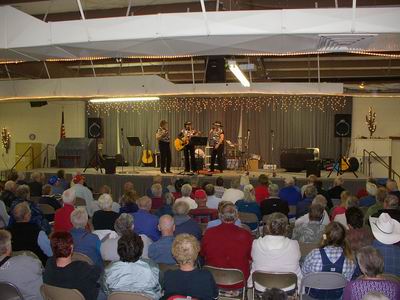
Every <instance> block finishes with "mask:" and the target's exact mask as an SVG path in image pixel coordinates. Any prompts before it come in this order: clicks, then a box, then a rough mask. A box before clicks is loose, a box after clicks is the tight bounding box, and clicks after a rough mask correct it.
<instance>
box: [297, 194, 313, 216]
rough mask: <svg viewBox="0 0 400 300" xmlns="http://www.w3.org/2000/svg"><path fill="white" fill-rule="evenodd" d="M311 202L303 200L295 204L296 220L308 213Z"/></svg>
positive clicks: (308, 199) (309, 199)
mask: <svg viewBox="0 0 400 300" xmlns="http://www.w3.org/2000/svg"><path fill="white" fill-rule="evenodd" d="M312 201H313V199H312V198H304V199H303V200H301V201H300V202H299V203H297V206H296V219H298V218H300V217H301V216H304V215H305V214H306V213H308V210H309V209H310V206H311V203H312Z"/></svg>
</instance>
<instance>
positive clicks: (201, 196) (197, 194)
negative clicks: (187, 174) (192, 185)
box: [194, 189, 207, 199]
mask: <svg viewBox="0 0 400 300" xmlns="http://www.w3.org/2000/svg"><path fill="white" fill-rule="evenodd" d="M194 198H195V199H207V194H206V192H205V191H204V190H201V189H200V190H197V191H195V192H194Z"/></svg>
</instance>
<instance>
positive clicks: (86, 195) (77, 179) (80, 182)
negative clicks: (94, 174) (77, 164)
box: [72, 175, 95, 217]
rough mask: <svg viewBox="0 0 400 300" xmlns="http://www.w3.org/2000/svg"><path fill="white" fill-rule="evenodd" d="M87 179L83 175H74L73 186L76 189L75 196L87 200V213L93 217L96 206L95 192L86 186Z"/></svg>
mask: <svg viewBox="0 0 400 300" xmlns="http://www.w3.org/2000/svg"><path fill="white" fill-rule="evenodd" d="M85 181H86V178H85V176H83V175H76V176H74V178H73V179H72V182H73V183H74V186H73V187H72V188H73V189H74V190H75V197H77V198H82V199H84V200H85V202H86V210H87V213H88V215H89V216H90V217H92V216H93V213H94V208H95V206H94V204H93V201H94V199H93V193H92V191H91V190H89V188H88V187H86V186H85Z"/></svg>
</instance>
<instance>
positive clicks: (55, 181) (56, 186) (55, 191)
mask: <svg viewBox="0 0 400 300" xmlns="http://www.w3.org/2000/svg"><path fill="white" fill-rule="evenodd" d="M47 183H48V184H49V185H50V187H51V191H50V193H49V195H62V193H63V192H64V191H65V190H64V187H63V186H62V184H61V181H60V179H59V178H58V177H57V176H56V175H54V176H51V177H50V178H49V180H48V181H47Z"/></svg>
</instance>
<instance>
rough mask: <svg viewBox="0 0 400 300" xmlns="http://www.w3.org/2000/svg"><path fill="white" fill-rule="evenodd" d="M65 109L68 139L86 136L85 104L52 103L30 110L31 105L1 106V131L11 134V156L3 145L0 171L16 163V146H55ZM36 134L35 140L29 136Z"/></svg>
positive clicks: (79, 102)
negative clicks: (19, 144) (4, 129)
mask: <svg viewBox="0 0 400 300" xmlns="http://www.w3.org/2000/svg"><path fill="white" fill-rule="evenodd" d="M63 108H64V120H65V130H66V135H67V137H83V136H84V135H85V114H86V113H85V102H82V101H53V102H48V105H46V106H42V107H31V106H30V103H29V102H19V103H0V128H3V127H6V128H7V129H8V130H9V131H10V132H11V141H12V142H11V148H10V150H9V152H8V154H6V153H5V150H4V148H3V147H2V145H1V149H0V156H1V157H0V170H2V169H6V168H7V167H8V168H9V167H11V166H12V165H13V164H14V163H15V143H24V142H27V143H30V142H36V143H43V144H54V145H56V144H57V142H58V140H59V137H60V125H61V112H62V110H63ZM31 133H34V134H35V135H36V140H34V141H31V140H30V139H29V135H30V134H31Z"/></svg>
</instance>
